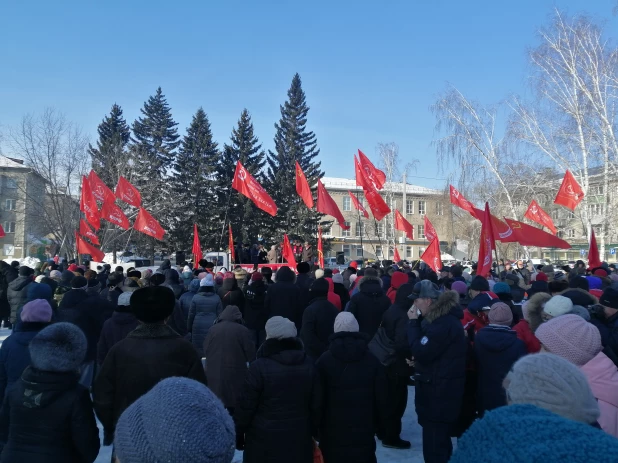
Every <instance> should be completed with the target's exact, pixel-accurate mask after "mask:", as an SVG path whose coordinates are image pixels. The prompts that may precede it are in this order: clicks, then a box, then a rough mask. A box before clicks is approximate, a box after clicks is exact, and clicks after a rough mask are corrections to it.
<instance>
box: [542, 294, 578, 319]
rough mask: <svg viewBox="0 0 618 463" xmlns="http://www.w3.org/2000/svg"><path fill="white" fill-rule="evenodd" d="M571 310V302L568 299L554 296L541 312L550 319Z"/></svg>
mask: <svg viewBox="0 0 618 463" xmlns="http://www.w3.org/2000/svg"><path fill="white" fill-rule="evenodd" d="M571 310H573V301H571V299H569V298H568V297H564V296H560V295H556V296H554V297H552V298H551V299H550V300H549V301H547V302H546V303H545V306H543V312H545V313H546V314H548V315H551V316H552V317H559V316H560V315H564V314H567V313H569V312H570V311H571Z"/></svg>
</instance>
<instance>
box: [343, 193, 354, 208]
mask: <svg viewBox="0 0 618 463" xmlns="http://www.w3.org/2000/svg"><path fill="white" fill-rule="evenodd" d="M343 210H344V211H351V210H352V198H350V197H349V196H344V197H343Z"/></svg>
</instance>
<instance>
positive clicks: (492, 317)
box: [487, 302, 513, 326]
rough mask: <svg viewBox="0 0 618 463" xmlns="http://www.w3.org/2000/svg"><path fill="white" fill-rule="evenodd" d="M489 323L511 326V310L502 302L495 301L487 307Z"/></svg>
mask: <svg viewBox="0 0 618 463" xmlns="http://www.w3.org/2000/svg"><path fill="white" fill-rule="evenodd" d="M487 318H489V323H490V324H492V325H502V326H511V323H513V312H511V308H510V307H509V306H508V305H506V304H505V303H504V302H496V303H494V304H492V306H491V308H490V309H489V314H488V315H487Z"/></svg>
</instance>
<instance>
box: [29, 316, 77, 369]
mask: <svg viewBox="0 0 618 463" xmlns="http://www.w3.org/2000/svg"><path fill="white" fill-rule="evenodd" d="M29 349H30V359H31V364H32V366H33V367H34V368H36V369H37V370H41V371H56V372H69V371H77V370H78V369H79V367H80V366H81V364H82V363H84V359H85V358H86V351H87V350H88V341H87V340H86V336H85V335H84V333H83V332H82V330H80V329H79V328H78V327H77V326H76V325H74V324H73V323H54V324H53V325H50V326H48V327H47V328H44V329H42V330H41V331H40V332H39V334H37V335H36V336H35V337H34V338H32V341H30V346H29Z"/></svg>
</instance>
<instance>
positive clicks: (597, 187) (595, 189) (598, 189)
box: [589, 185, 603, 195]
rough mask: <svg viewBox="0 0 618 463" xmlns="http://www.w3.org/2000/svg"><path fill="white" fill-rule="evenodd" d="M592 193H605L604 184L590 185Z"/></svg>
mask: <svg viewBox="0 0 618 463" xmlns="http://www.w3.org/2000/svg"><path fill="white" fill-rule="evenodd" d="M589 194H590V195H602V194H603V185H591V186H590V193H589Z"/></svg>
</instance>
